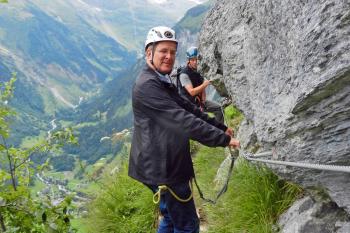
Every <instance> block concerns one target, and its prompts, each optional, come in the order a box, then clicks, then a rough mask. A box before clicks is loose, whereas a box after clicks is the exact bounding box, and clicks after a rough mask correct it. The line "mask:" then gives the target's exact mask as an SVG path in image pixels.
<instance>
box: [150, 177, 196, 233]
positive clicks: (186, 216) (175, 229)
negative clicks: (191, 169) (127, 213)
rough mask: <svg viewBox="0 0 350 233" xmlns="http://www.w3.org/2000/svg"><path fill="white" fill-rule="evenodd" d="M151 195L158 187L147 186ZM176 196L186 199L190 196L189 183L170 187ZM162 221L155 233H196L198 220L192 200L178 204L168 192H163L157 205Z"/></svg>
mask: <svg viewBox="0 0 350 233" xmlns="http://www.w3.org/2000/svg"><path fill="white" fill-rule="evenodd" d="M147 186H148V187H149V188H151V190H152V191H153V193H155V192H157V191H158V186H156V185H147ZM168 187H170V188H171V189H172V190H173V191H174V192H175V193H176V195H177V196H179V197H180V198H183V199H187V198H188V197H189V196H190V195H191V189H190V186H189V182H186V183H180V184H175V185H170V186H168ZM159 209H160V213H161V214H162V216H163V217H162V219H161V221H160V223H159V227H158V231H157V233H198V232H199V219H198V216H197V212H196V207H195V206H194V201H193V198H192V199H191V200H190V201H188V202H180V201H178V200H176V199H175V197H173V195H172V194H171V193H170V192H169V191H164V192H162V194H161V197H160V203H159Z"/></svg>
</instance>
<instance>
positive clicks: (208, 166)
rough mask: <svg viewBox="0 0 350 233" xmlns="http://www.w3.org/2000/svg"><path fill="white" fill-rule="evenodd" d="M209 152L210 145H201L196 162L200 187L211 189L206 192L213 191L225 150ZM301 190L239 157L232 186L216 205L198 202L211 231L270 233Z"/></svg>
mask: <svg viewBox="0 0 350 233" xmlns="http://www.w3.org/2000/svg"><path fill="white" fill-rule="evenodd" d="M208 151H209V150H208V149H207V148H203V147H202V148H200V150H199V151H198V153H197V156H196V158H195V165H196V170H197V177H198V178H197V179H198V180H199V182H200V183H201V184H202V187H201V188H202V189H203V190H208V189H209V190H210V189H211V190H212V191H207V192H209V193H213V190H214V187H215V183H214V182H213V180H214V176H215V171H216V170H217V168H218V167H219V165H218V164H219V163H220V162H221V161H222V158H221V156H217V155H220V154H222V151H221V150H217V149H214V150H213V151H212V152H211V153H208ZM205 184H206V185H205ZM204 187H205V188H204ZM300 193H301V189H300V188H298V187H297V186H295V185H293V184H290V183H287V182H284V181H282V180H280V179H279V178H278V177H277V176H276V175H275V174H274V173H273V172H272V171H271V170H270V169H268V168H267V167H265V166H261V165H257V164H252V163H248V162H247V161H245V160H243V159H240V160H238V161H237V162H236V166H235V168H234V172H233V176H232V177H231V180H230V183H229V188H228V190H227V192H226V193H225V194H224V195H223V196H222V198H221V200H220V201H219V202H218V203H217V205H208V204H205V203H203V202H198V203H200V204H199V207H200V208H203V209H204V211H205V215H207V218H208V219H207V221H208V225H209V230H208V232H211V233H214V232H215V233H235V232H239V233H241V232H252V233H270V232H274V228H275V226H274V224H275V223H276V221H277V219H278V216H279V215H280V214H282V213H283V212H284V211H285V210H286V209H287V208H288V207H289V206H290V205H291V204H292V203H293V202H294V200H295V199H296V198H297V197H298V195H299V194H300Z"/></svg>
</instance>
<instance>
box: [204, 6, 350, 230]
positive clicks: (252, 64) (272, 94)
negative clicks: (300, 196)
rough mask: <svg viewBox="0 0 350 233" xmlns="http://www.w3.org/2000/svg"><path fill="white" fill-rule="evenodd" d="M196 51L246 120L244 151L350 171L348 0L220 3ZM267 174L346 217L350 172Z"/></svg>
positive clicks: (242, 135)
mask: <svg viewBox="0 0 350 233" xmlns="http://www.w3.org/2000/svg"><path fill="white" fill-rule="evenodd" d="M199 49H200V53H201V54H202V56H203V59H202V61H201V63H200V71H201V72H202V74H203V75H204V76H205V77H206V78H208V79H210V80H211V81H212V83H213V84H214V85H215V86H216V88H217V90H218V91H219V92H220V93H221V95H223V96H229V97H230V98H231V99H232V101H233V103H234V105H236V106H237V107H238V108H239V109H240V110H241V111H242V112H243V114H244V116H245V120H244V122H243V123H242V125H241V127H240V131H239V134H238V137H239V139H240V140H241V142H242V149H244V150H251V149H252V148H255V149H256V148H259V151H266V150H272V149H273V150H274V152H275V153H274V155H275V156H274V158H277V159H279V160H286V161H294V162H299V161H300V162H307V163H308V162H309V163H321V164H336V165H347V166H349V165H350V1H349V0H308V1H304V0H297V1H291V0H280V1H273V0H237V1H231V0H221V1H217V2H216V4H215V5H214V7H213V8H212V10H211V11H210V12H209V13H208V15H207V18H206V19H205V21H204V23H203V26H202V30H201V32H200V36H199ZM272 168H273V169H274V170H275V172H276V173H277V174H279V175H280V176H281V177H284V178H285V179H287V180H291V181H294V182H297V183H298V184H300V185H302V186H303V187H304V188H306V189H309V188H310V187H321V188H322V189H324V190H327V192H328V195H329V196H330V198H331V199H332V201H334V202H335V203H336V205H337V206H338V207H339V208H340V209H342V208H343V209H345V210H346V211H347V212H348V213H350V173H340V172H339V173H338V172H327V171H317V170H310V169H301V168H295V167H284V166H272ZM339 224H343V225H344V226H346V223H341V222H340V223H339ZM305 232H306V231H305Z"/></svg>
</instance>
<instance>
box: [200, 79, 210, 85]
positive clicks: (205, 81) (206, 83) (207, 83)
mask: <svg viewBox="0 0 350 233" xmlns="http://www.w3.org/2000/svg"><path fill="white" fill-rule="evenodd" d="M209 84H210V81H209V80H208V79H205V80H204V81H203V83H202V85H204V87H207V86H208V85H209Z"/></svg>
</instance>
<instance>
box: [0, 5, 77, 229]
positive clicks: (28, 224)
mask: <svg viewBox="0 0 350 233" xmlns="http://www.w3.org/2000/svg"><path fill="white" fill-rule="evenodd" d="M2 2H3V1H2ZM15 81H16V78H15V75H13V77H12V78H11V79H10V81H8V82H5V83H0V232H38V233H41V232H73V231H74V229H72V228H71V226H70V218H71V216H70V214H69V211H68V210H69V208H71V207H70V204H71V199H72V197H66V198H65V199H64V200H63V201H62V202H61V203H60V204H58V205H53V204H52V203H51V200H50V198H47V199H45V200H39V201H38V200H34V199H33V198H32V196H31V193H30V189H29V184H30V181H31V178H32V177H33V175H34V172H35V171H40V170H43V169H45V168H47V167H48V165H49V159H47V160H46V162H45V163H44V164H41V165H35V164H34V163H33V162H32V161H31V159H32V158H33V157H34V156H39V155H43V154H47V153H48V152H49V151H53V150H58V149H59V148H60V147H62V146H63V145H64V144H65V143H71V144H77V139H76V138H75V137H74V135H73V133H72V129H71V128H68V129H63V130H61V131H56V132H54V133H52V135H51V137H50V138H47V139H44V140H42V141H41V142H39V143H37V144H36V145H34V146H32V147H31V148H29V149H22V148H16V147H14V146H11V145H9V144H8V141H7V140H8V137H9V136H10V127H9V119H10V118H11V116H13V115H14V114H15V113H14V111H12V110H11V108H10V107H9V106H8V101H9V99H10V98H11V97H12V95H13V90H14V83H15Z"/></svg>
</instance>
